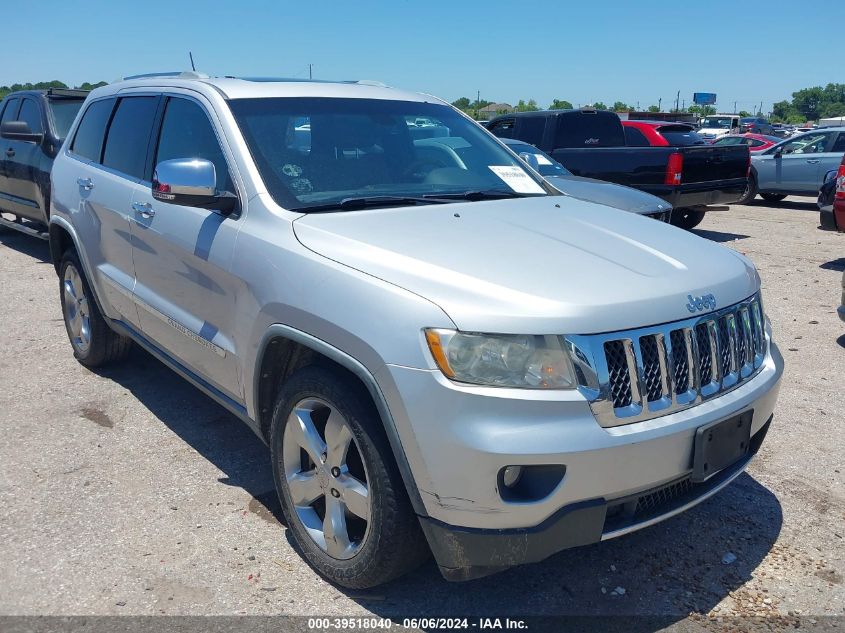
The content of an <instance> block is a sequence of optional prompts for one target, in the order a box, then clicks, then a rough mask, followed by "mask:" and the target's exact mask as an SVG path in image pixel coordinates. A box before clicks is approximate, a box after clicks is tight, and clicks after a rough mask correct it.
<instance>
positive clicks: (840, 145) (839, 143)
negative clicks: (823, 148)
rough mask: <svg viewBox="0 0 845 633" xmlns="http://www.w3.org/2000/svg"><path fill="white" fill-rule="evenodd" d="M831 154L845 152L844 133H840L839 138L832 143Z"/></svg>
mask: <svg viewBox="0 0 845 633" xmlns="http://www.w3.org/2000/svg"><path fill="white" fill-rule="evenodd" d="M829 151H831V152H834V153H836V154H838V153H840V152H845V132H840V133H839V136H837V137H836V140H835V141H834V142H833V147H832V148H830V150H829Z"/></svg>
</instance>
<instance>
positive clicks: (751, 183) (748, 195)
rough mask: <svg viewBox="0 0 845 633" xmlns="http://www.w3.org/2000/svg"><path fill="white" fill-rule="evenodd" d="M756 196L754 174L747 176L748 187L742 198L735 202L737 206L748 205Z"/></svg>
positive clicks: (755, 178)
mask: <svg viewBox="0 0 845 633" xmlns="http://www.w3.org/2000/svg"><path fill="white" fill-rule="evenodd" d="M756 196H757V177H756V176H755V175H754V174H750V175H749V176H748V185H747V186H746V187H745V191H744V192H743V194H742V197H741V198H740V199H739V200H737V201H736V203H737V204H748V203H749V202H751V201H752V200H754V198H755V197H756Z"/></svg>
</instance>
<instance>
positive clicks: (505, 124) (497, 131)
mask: <svg viewBox="0 0 845 633" xmlns="http://www.w3.org/2000/svg"><path fill="white" fill-rule="evenodd" d="M514 123H515V120H514V119H503V120H501V121H496V122H495V123H493V124H492V125H491V126H489V127H488V128H487V129H488V130H490V132H492V133H493V135H494V136H498V137H499V138H513V126H514Z"/></svg>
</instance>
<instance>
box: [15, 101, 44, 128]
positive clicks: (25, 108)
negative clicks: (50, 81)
mask: <svg viewBox="0 0 845 633" xmlns="http://www.w3.org/2000/svg"><path fill="white" fill-rule="evenodd" d="M18 121H23V122H25V123H26V124H27V125H29V129H30V130H31V131H32V132H33V133H34V134H40V133H41V132H43V131H44V125H43V124H42V122H41V108H39V107H38V104H37V103H35V101H33V100H32V99H24V100H23V103H21V111H20V113H19V114H18Z"/></svg>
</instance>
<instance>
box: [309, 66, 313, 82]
mask: <svg viewBox="0 0 845 633" xmlns="http://www.w3.org/2000/svg"><path fill="white" fill-rule="evenodd" d="M308 79H314V75H313V74H312V73H311V64H308Z"/></svg>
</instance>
